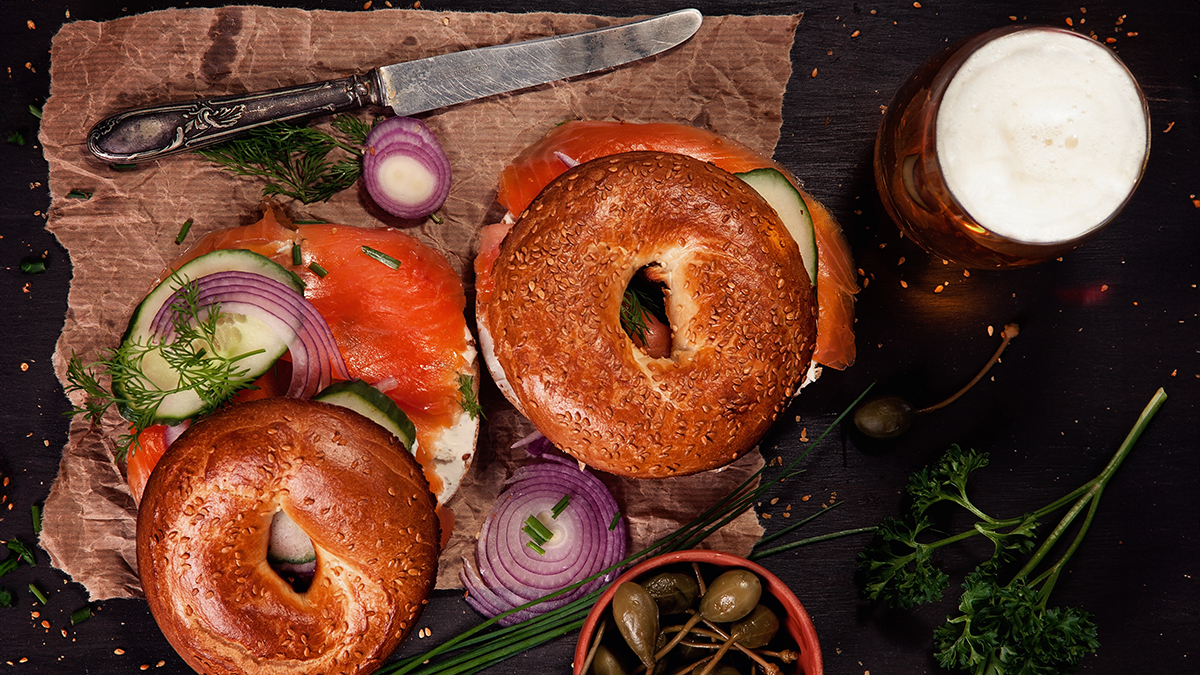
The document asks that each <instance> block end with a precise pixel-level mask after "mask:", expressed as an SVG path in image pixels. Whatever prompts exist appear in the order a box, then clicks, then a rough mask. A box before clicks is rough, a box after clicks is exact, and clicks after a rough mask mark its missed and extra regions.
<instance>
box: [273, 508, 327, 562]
mask: <svg viewBox="0 0 1200 675" xmlns="http://www.w3.org/2000/svg"><path fill="white" fill-rule="evenodd" d="M316 559H317V551H316V549H315V548H313V543H312V539H310V538H309V536H308V535H307V534H305V533H304V530H302V529H300V526H299V525H297V524H296V521H294V520H292V519H291V518H290V517H289V516H288V514H287V513H285V512H283V511H276V512H275V516H274V517H272V518H271V536H270V539H269V540H268V543H267V560H268V561H269V562H273V563H285V564H288V565H303V564H305V563H310V562H312V561H314V560H316Z"/></svg>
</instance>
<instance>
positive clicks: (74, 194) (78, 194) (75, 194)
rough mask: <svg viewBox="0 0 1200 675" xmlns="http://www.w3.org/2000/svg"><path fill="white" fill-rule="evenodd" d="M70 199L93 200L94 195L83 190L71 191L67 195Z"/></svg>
mask: <svg viewBox="0 0 1200 675" xmlns="http://www.w3.org/2000/svg"><path fill="white" fill-rule="evenodd" d="M67 197H68V198H69V199H91V198H92V193H91V192H85V191H83V190H71V191H70V192H68V193H67Z"/></svg>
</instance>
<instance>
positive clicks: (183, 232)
mask: <svg viewBox="0 0 1200 675" xmlns="http://www.w3.org/2000/svg"><path fill="white" fill-rule="evenodd" d="M191 229H192V219H191V218H188V219H187V220H185V221H184V222H183V225H182V226H180V228H179V234H177V235H175V245H176V246H178V245H179V244H182V243H183V240H184V239H187V235H188V230H191Z"/></svg>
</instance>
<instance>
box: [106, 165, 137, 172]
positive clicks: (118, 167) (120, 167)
mask: <svg viewBox="0 0 1200 675" xmlns="http://www.w3.org/2000/svg"><path fill="white" fill-rule="evenodd" d="M111 166H112V169H113V171H133V170H134V169H136V168H137V164H112V165H111Z"/></svg>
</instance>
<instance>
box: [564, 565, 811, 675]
mask: <svg viewBox="0 0 1200 675" xmlns="http://www.w3.org/2000/svg"><path fill="white" fill-rule="evenodd" d="M690 562H698V563H708V564H712V565H719V566H723V567H744V568H746V569H748V570H750V571H751V572H754V573H755V574H757V575H759V577H761V578H762V579H763V581H764V583H765V586H766V587H767V589H768V590H769V592H770V593H771V594H772V595H774V596H775V597H776V599H778V600H779V602H781V603H782V604H783V605H784V606H785V607H786V608H787V609H788V611H789V612H790V614H791V617H792V618H793V619H794V620H795V622H794V628H796V629H798V631H799V633H800V634H799V635H798V636H795V637H798V638H799V639H798V642H799V643H800V645H798V646H803V647H804V648H805V649H804V651H802V653H804V652H807V653H808V654H809V655H810V656H811V659H810V660H811V663H810V664H808V667H807V668H805V667H804V666H801V668H802V672H803V673H804V675H823V673H824V670H825V666H824V662H823V660H822V658H821V643H820V642H819V641H818V639H817V630H816V627H814V626H813V622H812V618H811V617H810V616H809V615H808V611H807V610H806V609H804V605H803V604H802V603H801V602H800V600H799V598H797V597H796V594H795V593H793V592H792V589H791V588H789V587H788V585H787V584H785V583H783V581H782V580H781V579H780V578H779V577H777V576H775V575H774V574H772V573H771V572H770V571H769V570H767V569H766V568H765V567H763V566H762V565H759V564H758V563H755V562H753V561H751V560H747V559H746V558H743V557H741V556H737V555H734V554H732V553H725V552H723V551H714V550H709V549H690V550H686V551H674V552H672V553H663V554H661V555H657V556H654V557H652V558H648V559H646V560H643V561H642V562H640V563H638V564H636V565H634V566H633V567H630V568H629V569H628V570H626V571H625V573H624V574H622V575H621V576H619V577H617V579H616V580H615V581H613V582H612V583H611V584H609V585H608V588H606V589H605V590H604V593H602V594H601V595H600V597H599V598H598V599H597V600H596V604H594V605H592V609H591V611H590V612H588V615H587V618H586V619H585V620H584V622H583V627H582V628H581V629H580V632H579V638H578V640H577V641H576V643H575V658H574V660H573V661H572V662H571V672H572V673H574V675H581V672H582V671H581V670H580V667H581V666H582V665H583V662H584V660H585V659H586V658H587V652H588V648H589V646H590V645H589V643H590V642H591V637H592V634H593V633H594V632H595V630H596V624H598V623H599V622H600V618H601V615H602V614H603V612H604V611H605V609H606V608H607V607H608V606H609V604H610V603H611V602H612V598H613V596H614V595H616V592H617V586H620V585H621V584H622V583H623V582H626V581H631V580H633V579H636V578H637V577H640V576H642V575H643V574H645V573H646V572H647V571H649V570H652V569H656V568H658V567H663V566H665V565H673V564H676V563H690ZM792 624H793V622H791V621H788V622H787V625H788V626H789V628H790V627H792ZM804 660H805V659H803V658H802V659H800V660H798V661H797V663H798V664H800V663H801V662H803V661H804Z"/></svg>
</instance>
